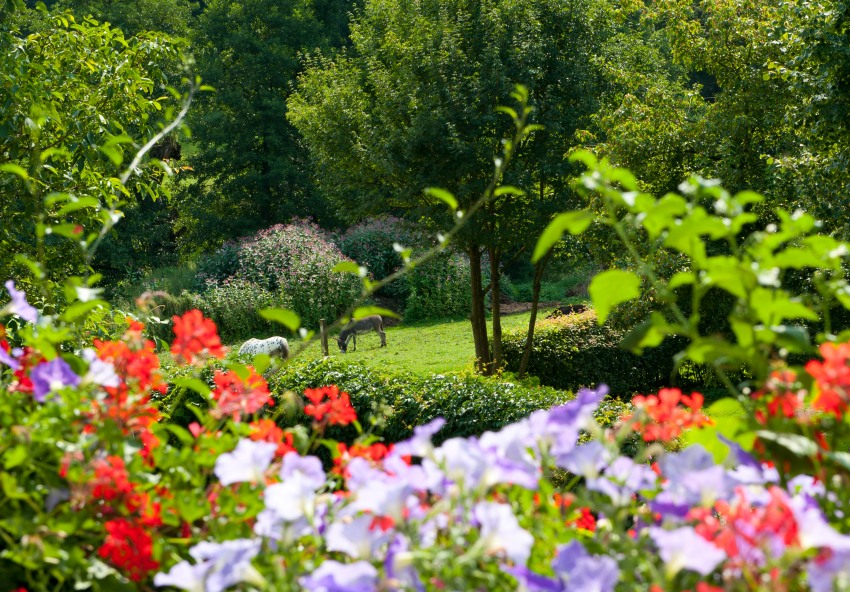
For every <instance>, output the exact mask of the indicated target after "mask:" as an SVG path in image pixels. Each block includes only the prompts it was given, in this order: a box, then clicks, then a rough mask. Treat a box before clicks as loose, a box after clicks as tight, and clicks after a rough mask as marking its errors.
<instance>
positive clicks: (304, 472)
mask: <svg viewBox="0 0 850 592" xmlns="http://www.w3.org/2000/svg"><path fill="white" fill-rule="evenodd" d="M280 478H281V479H283V481H284V482H286V481H288V480H291V479H298V480H301V481H304V483H305V484H307V485H310V486H311V487H313V489H318V488H319V487H321V486H322V485H324V484H325V478H326V476H325V471H324V469H323V468H322V461H320V460H319V459H318V458H317V457H315V456H300V455H298V454H297V453H295V452H290V453H289V454H287V455H286V456H284V457H283V466H281V468H280Z"/></svg>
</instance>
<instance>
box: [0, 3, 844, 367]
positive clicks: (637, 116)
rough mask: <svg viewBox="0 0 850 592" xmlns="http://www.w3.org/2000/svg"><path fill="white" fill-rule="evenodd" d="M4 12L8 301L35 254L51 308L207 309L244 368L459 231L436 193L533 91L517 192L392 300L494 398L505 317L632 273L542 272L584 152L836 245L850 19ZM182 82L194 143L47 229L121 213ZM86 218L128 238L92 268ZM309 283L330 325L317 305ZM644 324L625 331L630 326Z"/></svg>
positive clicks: (570, 254)
mask: <svg viewBox="0 0 850 592" xmlns="http://www.w3.org/2000/svg"><path fill="white" fill-rule="evenodd" d="M15 4H16V2H15V1H13V0H9V1H8V2H7V3H6V5H5V8H4V10H3V12H2V23H3V29H4V30H5V31H6V32H5V33H3V35H2V43H3V45H4V52H3V56H4V57H3V63H2V76H3V77H2V85H0V93H2V94H1V95H0V100H2V102H3V104H4V109H3V112H2V115H0V117H2V119H0V142H2V143H0V159H1V160H2V166H3V167H4V170H6V171H7V172H8V171H13V170H24V171H27V172H28V174H29V178H28V179H23V178H22V177H20V176H19V177H16V176H14V175H5V176H3V177H2V178H0V191H2V194H3V197H4V199H3V200H2V202H0V218H2V220H3V224H2V231H0V246H2V249H0V275H3V277H18V276H21V274H22V272H23V271H24V269H25V263H23V262H22V260H21V258H20V255H26V256H33V257H35V256H36V255H38V252H39V249H41V250H42V251H43V252H42V254H41V255H40V257H41V258H42V259H43V260H44V261H45V266H46V273H47V276H48V277H49V278H52V279H53V280H55V281H57V282H58V281H60V280H61V279H62V278H64V277H67V276H69V275H73V274H86V273H87V274H89V275H90V274H92V273H94V274H95V275H96V276H97V277H101V278H102V279H101V280H100V283H99V284H98V286H99V287H101V288H104V289H105V290H106V294H107V295H108V296H109V297H110V298H111V299H113V300H114V301H117V302H127V303H129V302H131V301H132V299H134V298H136V297H138V296H139V295H140V294H141V293H142V292H144V291H148V290H166V291H167V292H169V293H171V294H172V295H174V296H178V298H177V300H169V301H167V302H166V303H165V304H164V305H163V306H164V308H160V309H157V310H158V311H159V312H160V313H161V314H160V316H162V317H163V318H167V317H169V316H170V315H171V314H173V313H180V312H183V311H184V310H187V309H188V308H190V307H200V308H202V310H204V311H205V312H206V313H207V314H209V315H211V316H212V317H213V318H215V319H216V321H217V322H218V323H219V326H220V328H221V330H222V332H223V334H224V335H225V337H226V338H227V339H228V340H231V341H232V340H238V339H244V338H245V337H248V336H250V335H253V334H255V333H257V332H260V333H262V332H265V333H268V332H270V331H271V330H272V326H271V325H269V324H268V323H265V324H264V321H263V320H262V319H260V318H259V317H257V315H256V314H255V311H256V310H257V309H258V308H262V307H263V306H269V305H284V306H288V307H290V308H293V309H295V310H297V311H298V312H299V313H300V314H301V316H302V318H304V320H305V324H307V325H308V326H310V327H312V328H315V325H316V323H317V322H318V319H319V318H320V317H333V316H334V315H336V314H339V313H341V312H342V311H343V310H345V306H346V304H347V302H348V301H350V300H351V299H352V298H354V297H355V296H356V294H357V293H358V285H357V282H355V281H353V278H348V279H351V280H352V281H348V280H347V279H346V278H340V277H337V275H336V274H334V273H332V272H331V268H332V267H333V265H334V264H335V263H336V262H337V261H339V260H341V259H343V258H345V257H347V258H351V259H354V260H355V261H357V262H358V263H359V264H362V265H365V266H366V267H367V268H368V269H369V272H370V273H371V277H373V278H375V279H380V278H381V277H384V276H386V275H388V274H389V273H391V272H392V271H393V270H395V269H397V268H398V267H399V266H400V265H401V264H402V257H401V256H400V255H399V253H397V252H396V250H394V249H393V245H394V244H400V245H402V246H403V247H404V248H409V249H411V250H412V252H422V251H423V250H425V249H428V248H430V247H431V246H433V245H434V244H436V242H438V241H437V238H436V237H437V236H438V235H439V233H445V232H446V231H447V230H448V229H449V228H450V227H451V225H452V212H451V211H450V210H447V209H446V207H445V203H444V201H443V200H442V199H440V198H439V195H437V194H435V193H433V192H428V191H426V188H429V187H437V188H442V189H444V190H447V191H449V192H451V194H452V195H453V198H454V200H456V203H457V206H458V207H459V208H460V210H461V211H463V210H466V209H468V208H469V207H471V206H472V204H473V203H474V202H475V201H476V200H477V199H478V197H479V196H480V195H481V193H482V191H484V189H485V187H486V186H487V184H488V182H489V181H490V179H491V177H492V175H493V158H494V156H497V155H498V154H499V153H500V150H501V144H500V143H501V142H502V139H503V138H505V137H506V136H507V135H508V134H510V132H511V129H512V127H513V123H512V122H511V120H510V117H507V116H506V115H505V113H504V112H500V110H499V109H500V106H510V104H511V101H512V99H511V98H510V96H509V95H510V93H511V91H512V89H513V88H514V85H515V84H518V83H519V84H523V85H524V86H525V87H526V88H527V89H528V92H529V102H530V104H531V105H532V107H533V112H532V114H531V123H533V124H536V125H539V126H541V127H540V128H539V129H535V130H534V132H533V133H530V134H529V135H527V136H526V137H525V138H524V139H523V140H522V142H521V144H520V145H518V146H517V147H516V149H515V150H514V151H513V153H512V155H511V156H512V162H511V165H510V167H508V168H507V170H506V173H505V177H504V179H503V182H504V184H505V185H506V186H509V187H513V188H515V189H512V190H510V191H505V192H504V193H501V194H500V195H498V196H495V197H494V199H492V200H490V201H489V202H488V203H487V204H486V206H485V207H484V208H482V209H481V210H480V211H478V212H477V213H476V216H474V217H473V218H472V219H470V220H469V221H468V222H467V223H466V224H465V226H464V227H463V228H462V230H461V231H460V232H459V233H458V234H457V235H456V236H455V237H454V239H453V241H452V245H451V250H450V251H449V252H447V253H446V254H444V255H443V256H441V258H439V259H438V260H436V261H434V262H432V263H431V264H429V266H425V267H423V268H422V269H420V270H419V271H418V272H416V271H414V273H412V274H411V275H410V276H408V277H407V278H405V280H403V281H402V282H401V283H398V284H396V285H394V286H389V287H387V288H385V289H384V290H383V291H382V292H381V293H380V294H379V296H380V297H383V298H388V299H389V300H387V301H386V302H391V303H392V304H391V305H392V307H393V308H395V309H396V310H398V311H399V312H402V313H404V315H405V320H406V321H414V320H418V319H425V318H434V317H451V316H468V317H469V318H470V320H471V321H472V334H473V338H474V344H475V352H476V358H477V359H478V360H480V362H481V369H482V370H484V371H485V372H491V371H493V370H495V369H496V368H498V367H500V366H502V365H503V360H502V352H501V349H502V347H501V323H500V311H499V308H500V297H501V300H504V298H505V296H507V297H509V298H512V299H515V300H516V299H522V300H532V299H534V300H535V301H536V300H537V299H539V297H540V294H541V292H542V293H543V296H544V299H546V296H547V295H550V298H551V299H552V300H564V299H565V298H567V296H568V294H567V293H566V291H565V290H564V288H563V286H564V281H565V280H566V282H567V283H568V284H569V283H576V282H578V283H579V284H580V283H581V278H582V276H584V277H586V276H587V275H588V274H589V273H590V270H592V269H594V268H595V269H599V268H607V267H610V266H612V265H618V264H622V261H621V255H622V253H621V252H620V251H618V249H617V248H614V247H612V245H613V242H612V240H611V238H612V237H611V235H610V231H608V230H606V229H605V228H604V227H602V226H600V225H594V226H593V227H592V228H591V231H590V232H588V233H586V234H585V235H583V236H582V237H581V239H580V240H579V239H577V238H573V239H569V240H567V241H566V242H564V243H562V244H561V245H560V246H559V248H558V249H556V251H554V252H553V253H552V254H551V255H550V256H547V257H544V258H542V259H541V260H539V261H538V262H537V263H536V264H535V265H534V266H532V264H531V263H529V257H530V252H531V249H532V247H533V245H534V242H535V241H536V239H537V237H538V236H539V235H540V233H541V232H542V230H543V228H544V227H545V226H546V224H547V223H548V222H549V221H550V220H551V219H552V216H553V215H554V214H555V213H556V212H559V211H563V210H566V209H570V208H573V207H583V206H585V205H588V202H586V201H585V200H583V199H582V198H581V197H580V196H579V195H578V194H577V193H576V192H575V190H574V189H573V188H572V187H571V185H570V182H571V181H572V179H573V178H575V176H576V175H577V174H578V172H579V171H580V167H577V166H576V165H574V164H571V163H570V162H569V160H568V158H567V157H568V156H569V154H571V153H572V152H573V151H575V150H576V149H579V148H584V149H589V150H590V151H591V152H592V153H594V154H596V155H598V156H604V157H607V158H608V159H610V161H611V162H612V163H614V164H617V165H620V166H624V167H628V168H630V169H631V170H632V171H633V172H634V173H635V175H636V177H637V178H638V179H639V183H640V188H641V189H642V190H646V191H650V192H653V193H655V194H657V195H663V194H665V193H666V192H668V191H672V190H675V189H676V188H677V186H678V185H679V183H681V182H682V181H683V180H684V179H685V178H686V177H687V176H688V175H689V174H695V175H699V176H701V177H703V178H708V179H713V178H717V179H720V180H721V181H722V182H723V184H724V186H725V187H726V188H727V189H728V190H730V191H732V192H736V191H739V190H743V189H752V190H755V191H758V192H760V193H762V194H764V195H765V196H766V198H767V200H766V202H765V204H764V206H763V207H762V212H763V213H766V214H767V217H768V218H769V215H770V214H769V213H770V212H771V211H772V210H773V208H774V207H776V206H781V207H784V208H786V209H788V210H790V211H793V210H796V209H804V210H806V211H808V212H810V213H812V214H813V215H815V216H816V217H817V218H818V219H819V220H821V221H822V223H823V225H824V226H823V229H822V230H823V231H824V232H827V233H831V234H833V235H835V236H836V237H839V238H846V237H847V232H848V228H847V222H848V221H847V211H848V208H847V204H846V203H845V200H846V199H847V195H848V191H847V186H846V185H847V180H846V179H847V177H846V174H845V171H846V167H847V164H848V154H850V143H849V142H850V135H848V129H847V126H848V121H850V118H848V113H847V110H848V92H850V70H848V68H850V66H848V64H850V60H848V59H847V56H848V51H850V41H848V35H847V33H848V14H847V10H848V9H847V8H846V6H845V5H844V4H842V3H839V2H832V1H824V2H816V1H801V0H795V1H788V2H775V3H750V2H743V1H738V0H711V1H709V0H705V1H701V0H687V1H686V0H665V1H662V2H652V3H646V4H644V3H643V2H641V1H639V0H631V1H629V0H569V1H567V2H563V1H558V2H554V1H552V2H550V1H548V0H517V1H515V2H508V3H505V2H495V1H494V2H489V1H480V0H475V1H460V0H459V1H451V2H437V1H433V2H431V1H426V2H419V3H411V2H405V1H401V0H374V1H371V0H370V1H365V0H364V1H360V2H330V1H320V0H315V1H312V0H284V1H277V0H275V1H272V0H245V1H242V2H233V1H224V0H221V1H219V0H215V1H210V2H197V3H193V2H189V1H187V0H161V1H157V2H152V1H151V2H148V1H147V0H143V1H142V2H135V3H126V2H113V1H109V0H79V1H78V0H58V1H55V2H48V3H46V4H44V3H34V2H26V3H25V4H20V3H17V4H20V5H19V6H18V8H19V10H13V8H14V6H15ZM187 77H188V78H187ZM183 79H188V80H200V84H203V85H206V87H208V89H207V88H205V90H204V91H202V92H194V91H192V93H193V94H192V105H191V108H190V109H189V110H188V114H187V116H186V119H185V123H186V124H187V125H186V126H183V127H181V128H179V129H176V130H175V131H174V132H173V133H170V134H169V135H168V137H167V138H166V139H165V140H164V141H160V142H159V143H158V144H157V145H156V146H155V148H154V150H152V151H151V153H150V154H149V156H148V157H147V158H146V159H145V160H144V161H143V162H141V163H139V166H138V167H137V168H136V170H135V171H134V174H133V175H131V176H130V178H129V179H128V183H126V186H125V187H124V188H123V189H122V191H123V193H122V194H121V198H120V199H115V198H114V197H110V198H108V199H106V198H104V199H106V202H105V203H108V207H107V208H106V209H102V210H98V209H97V208H93V207H90V206H89V205H86V204H83V205H79V204H77V205H75V206H73V208H71V207H70V206H69V205H68V204H64V202H63V199H66V198H64V197H57V198H56V199H55V200H54V201H53V203H54V204H55V205H56V207H55V208H54V209H51V208H49V207H48V208H47V209H43V210H40V206H39V204H40V203H41V201H42V200H43V198H44V196H47V195H53V194H56V195H59V196H63V195H64V196H67V195H71V194H73V192H75V191H76V192H80V191H81V190H83V189H84V188H85V190H87V191H91V190H92V189H96V188H99V189H97V191H100V192H101V194H102V195H106V194H108V193H110V192H111V191H112V189H113V187H112V186H111V185H114V183H113V181H111V179H114V178H115V175H116V174H117V171H118V170H119V169H118V163H120V162H121V159H122V157H123V156H124V155H125V154H127V155H129V154H131V153H132V152H131V149H132V148H133V147H134V146H135V147H138V146H139V145H140V144H138V143H137V144H135V145H134V144H132V142H131V138H132V139H133V140H135V141H136V142H142V141H143V140H145V139H146V138H150V137H152V136H153V135H154V134H155V133H156V132H158V131H159V130H160V129H161V126H162V125H164V124H165V123H166V122H167V121H169V117H171V118H173V116H174V115H175V114H176V113H177V111H178V110H179V108H180V107H181V95H180V93H183V92H186V91H187V89H186V88H185V87H184V86H181V80H183ZM169 88H171V89H176V90H171V91H169V90H167V89H169ZM196 90H197V89H196ZM172 93H173V94H172ZM190 132H191V133H190ZM45 150H47V151H46V152H45ZM36 158H40V159H41V161H42V162H44V163H45V164H46V165H48V166H44V167H34V163H35V161H34V160H33V159H36ZM14 167H20V169H16V168H14ZM36 169H38V170H36ZM166 173H171V174H166ZM24 185H25V187H24ZM22 189H24V191H22ZM590 205H591V207H593V204H592V203H590ZM69 214H73V215H72V216H69ZM86 216H91V218H90V219H89V220H94V219H97V216H107V217H109V216H113V217H114V219H115V221H117V220H119V219H120V223H118V224H117V225H114V224H113V223H110V224H109V225H108V226H109V229H108V231H107V232H105V233H104V234H103V235H102V236H97V237H93V240H92V241H91V244H92V245H93V246H94V242H96V243H97V244H96V246H97V247H98V248H97V249H96V252H95V250H94V249H92V253H91V255H89V256H88V257H87V256H83V255H80V254H79V253H78V252H77V249H75V248H73V243H72V241H68V240H64V239H62V238H60V236H61V235H64V236H66V237H68V238H71V239H74V238H75V237H77V236H78V235H79V236H82V235H83V234H84V233H85V232H88V231H89V228H88V226H89V225H87V223H86V220H87V218H86ZM65 218H68V219H67V220H66V219H65ZM47 223H50V224H52V226H51V231H50V236H46V238H45V240H44V241H41V243H40V241H39V239H38V235H39V232H40V230H39V224H42V225H44V224H47ZM44 228H46V226H45V227H44ZM44 228H42V229H41V230H42V231H43V230H44ZM293 241H294V242H293ZM39 244H40V246H39ZM402 251H403V249H402ZM48 252H49V253H50V254H51V256H47V255H46V253H48ZM54 254H55V256H54ZM15 255H18V257H16V256H15ZM274 258H277V260H276V262H274V263H272V259H274ZM296 261H297V262H298V265H300V266H303V268H304V269H303V270H302V275H301V276H298V274H297V273H295V271H294V268H295V267H298V266H296V265H294V264H293V263H292V262H296ZM661 263H663V264H664V265H666V269H667V270H668V272H669V273H672V272H673V271H674V270H675V269H676V265H677V263H676V261H674V260H670V261H666V262H661ZM275 265H276V266H277V269H274V266H275ZM284 268H287V269H284ZM290 271H291V273H289V272H290ZM305 277H309V278H314V279H313V280H311V281H314V282H315V285H316V286H321V289H319V291H321V292H323V293H324V294H325V295H326V297H325V298H324V299H320V301H318V300H317V301H313V300H311V297H310V296H309V294H312V293H313V292H310V290H309V289H308V288H306V287H305V284H304V280H303V278H305ZM559 281H560V282H561V283H560V284H558V282H559ZM24 282H25V283H26V280H25V279H24ZM547 285H548V286H552V285H557V286H559V288H558V289H560V292H557V293H555V294H554V298H552V297H551V290H550V292H549V294H547V291H546V286H547ZM317 289H318V288H317ZM299 290H301V291H302V292H304V293H303V294H299ZM573 293H574V294H576V295H578V296H582V295H585V294H584V293H583V292H582V290H581V287H580V286H579V288H578V289H577V290H576V291H575V292H573ZM181 294H182V296H180V295H181ZM54 297H55V296H54V295H48V294H45V295H44V298H45V299H47V300H50V299H51V298H54ZM60 298H61V296H60ZM128 305H129V304H128ZM646 312H647V311H646V310H644V309H642V308H640V307H639V306H638V307H636V308H635V307H633V310H628V311H623V312H622V315H621V316H622V319H621V320H622V323H623V324H625V325H629V324H634V322H636V321H637V320H639V319H640V317H641V316H642V315H644V314H645V313H646ZM490 316H492V326H491V327H490V329H489V330H488V328H487V326H486V322H487V319H488V318H489V317H490ZM532 325H533V320H532ZM488 331H489V333H490V335H491V336H492V337H488Z"/></svg>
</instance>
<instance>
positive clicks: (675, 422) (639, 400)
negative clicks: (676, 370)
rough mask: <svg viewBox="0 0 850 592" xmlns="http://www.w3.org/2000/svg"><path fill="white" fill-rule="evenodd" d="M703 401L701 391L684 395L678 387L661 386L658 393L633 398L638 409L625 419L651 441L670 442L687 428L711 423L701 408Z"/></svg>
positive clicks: (646, 439)
mask: <svg viewBox="0 0 850 592" xmlns="http://www.w3.org/2000/svg"><path fill="white" fill-rule="evenodd" d="M680 403H681V405H680ZM702 403H703V397H702V395H701V394H700V393H692V394H691V395H683V394H682V391H680V390H679V389H676V388H668V389H661V390H660V391H658V394H657V395H648V396H644V395H636V396H635V397H633V398H632V405H634V408H635V412H634V413H633V414H632V415H630V416H627V417H624V418H623V421H624V422H629V423H630V424H631V427H632V429H634V430H635V431H636V432H638V433H640V434H641V435H642V436H643V439H644V440H645V441H647V442H653V441H660V442H670V441H671V440H674V439H675V438H678V437H679V436H680V435H681V434H682V432H683V431H684V430H686V429H689V428H694V427H702V426H706V425H710V424H711V420H710V419H709V418H708V417H707V416H706V415H705V414H704V413H703V412H702V411H701V407H702ZM682 405H684V406H682Z"/></svg>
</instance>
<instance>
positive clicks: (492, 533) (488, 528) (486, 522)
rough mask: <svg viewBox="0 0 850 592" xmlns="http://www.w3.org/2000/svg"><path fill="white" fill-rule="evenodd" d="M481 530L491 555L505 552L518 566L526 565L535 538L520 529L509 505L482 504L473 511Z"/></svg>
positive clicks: (482, 538) (477, 505) (486, 547)
mask: <svg viewBox="0 0 850 592" xmlns="http://www.w3.org/2000/svg"><path fill="white" fill-rule="evenodd" d="M472 514H473V518H474V520H475V522H477V523H478V525H479V526H480V529H481V540H482V541H484V546H485V549H486V550H487V551H488V552H490V553H498V552H504V553H505V555H506V556H507V557H508V559H510V560H511V561H513V562H514V563H516V564H517V565H525V564H526V562H527V561H528V556H529V555H530V554H531V546H532V545H533V544H534V537H533V536H531V534H530V533H529V532H528V531H527V530H524V529H523V528H521V527H520V525H519V522H518V521H517V519H516V516H515V515H514V512H513V510H512V509H511V507H510V506H509V505H508V504H499V503H495V502H480V503H478V504H476V506H475V507H474V508H473V509H472Z"/></svg>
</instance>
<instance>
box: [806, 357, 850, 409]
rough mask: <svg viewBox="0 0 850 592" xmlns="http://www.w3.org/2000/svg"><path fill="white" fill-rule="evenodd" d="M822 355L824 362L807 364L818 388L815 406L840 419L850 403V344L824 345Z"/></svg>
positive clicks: (815, 361)
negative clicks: (849, 360)
mask: <svg viewBox="0 0 850 592" xmlns="http://www.w3.org/2000/svg"><path fill="white" fill-rule="evenodd" d="M820 354H821V356H823V362H819V361H817V360H812V361H810V362H809V363H808V364H806V372H808V373H809V374H811V375H812V376H813V377H814V379H815V382H816V386H817V391H816V392H817V396H816V397H815V400H814V403H813V406H814V408H815V409H820V410H821V411H826V412H827V413H832V414H833V415H835V417H836V418H839V419H840V418H841V417H842V416H843V415H844V413H845V412H846V411H847V405H848V402H850V367H848V366H847V359H848V358H850V343H842V344H840V345H837V344H834V343H824V344H823V345H821V346H820Z"/></svg>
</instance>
